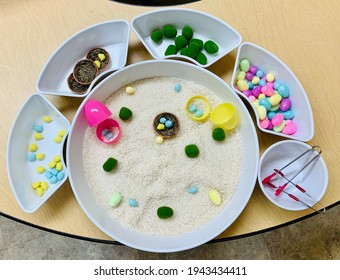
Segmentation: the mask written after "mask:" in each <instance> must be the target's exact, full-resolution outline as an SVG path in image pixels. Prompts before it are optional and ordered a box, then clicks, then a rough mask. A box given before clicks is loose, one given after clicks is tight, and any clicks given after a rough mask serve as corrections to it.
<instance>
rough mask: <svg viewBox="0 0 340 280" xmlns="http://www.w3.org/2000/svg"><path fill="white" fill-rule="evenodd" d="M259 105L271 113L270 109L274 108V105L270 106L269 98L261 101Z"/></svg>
mask: <svg viewBox="0 0 340 280" xmlns="http://www.w3.org/2000/svg"><path fill="white" fill-rule="evenodd" d="M259 104H260V105H262V106H264V107H265V108H266V110H267V111H269V109H270V108H271V107H272V105H271V104H270V102H269V101H268V99H267V98H262V99H260V101H259Z"/></svg>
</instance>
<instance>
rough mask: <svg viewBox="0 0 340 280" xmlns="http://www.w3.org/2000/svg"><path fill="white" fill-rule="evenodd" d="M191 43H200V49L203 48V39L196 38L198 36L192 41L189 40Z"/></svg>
mask: <svg viewBox="0 0 340 280" xmlns="http://www.w3.org/2000/svg"><path fill="white" fill-rule="evenodd" d="M190 43H196V44H198V45H199V50H200V51H201V50H203V41H202V40H201V39H196V38H192V39H191V40H190V41H189V44H190Z"/></svg>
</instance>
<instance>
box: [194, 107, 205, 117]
mask: <svg viewBox="0 0 340 280" xmlns="http://www.w3.org/2000/svg"><path fill="white" fill-rule="evenodd" d="M202 116H203V110H201V109H199V110H197V111H196V113H195V117H196V118H199V117H202Z"/></svg>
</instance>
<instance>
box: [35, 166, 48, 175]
mask: <svg viewBox="0 0 340 280" xmlns="http://www.w3.org/2000/svg"><path fill="white" fill-rule="evenodd" d="M45 170H46V169H45V167H43V166H38V167H37V169H36V171H37V172H38V173H39V174H42V173H44V172H45Z"/></svg>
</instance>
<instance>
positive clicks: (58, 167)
mask: <svg viewBox="0 0 340 280" xmlns="http://www.w3.org/2000/svg"><path fill="white" fill-rule="evenodd" d="M55 168H56V169H57V170H58V171H61V170H62V169H63V165H62V163H61V162H58V163H57V164H56V167H55Z"/></svg>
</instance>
